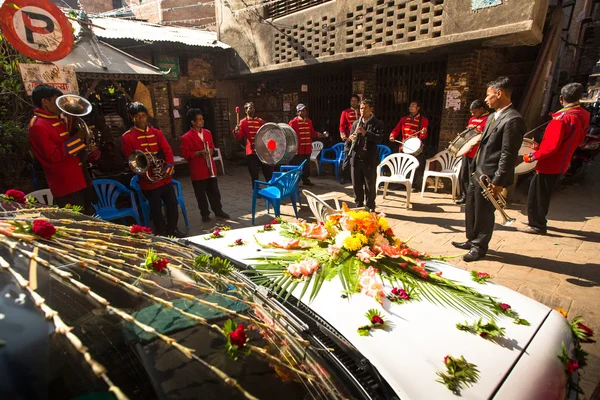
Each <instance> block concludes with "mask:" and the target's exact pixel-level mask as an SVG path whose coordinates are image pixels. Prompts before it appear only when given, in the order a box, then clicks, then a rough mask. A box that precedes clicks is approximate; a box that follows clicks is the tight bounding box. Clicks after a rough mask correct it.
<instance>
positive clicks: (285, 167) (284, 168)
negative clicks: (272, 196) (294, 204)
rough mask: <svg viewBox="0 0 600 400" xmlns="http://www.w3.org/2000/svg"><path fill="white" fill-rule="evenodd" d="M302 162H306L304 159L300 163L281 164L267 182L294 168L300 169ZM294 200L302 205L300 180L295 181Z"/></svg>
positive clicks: (302, 166)
mask: <svg viewBox="0 0 600 400" xmlns="http://www.w3.org/2000/svg"><path fill="white" fill-rule="evenodd" d="M304 164H306V160H304V161H302V163H301V164H300V165H281V166H279V172H273V176H272V177H271V180H270V181H269V183H273V182H274V181H275V179H277V178H278V177H279V176H281V175H282V174H283V173H284V172H288V171H293V170H295V169H299V170H300V171H302V168H304ZM300 176H302V172H300ZM296 200H298V204H300V205H302V197H301V196H300V180H298V183H296ZM268 212H269V203H268V202H267V213H268Z"/></svg>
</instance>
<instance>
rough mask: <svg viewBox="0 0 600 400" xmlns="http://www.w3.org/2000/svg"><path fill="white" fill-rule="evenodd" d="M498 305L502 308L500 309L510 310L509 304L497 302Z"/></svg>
mask: <svg viewBox="0 0 600 400" xmlns="http://www.w3.org/2000/svg"><path fill="white" fill-rule="evenodd" d="M498 306H499V307H500V308H501V309H502V311H508V310H510V306H509V305H508V304H506V303H500V304H498Z"/></svg>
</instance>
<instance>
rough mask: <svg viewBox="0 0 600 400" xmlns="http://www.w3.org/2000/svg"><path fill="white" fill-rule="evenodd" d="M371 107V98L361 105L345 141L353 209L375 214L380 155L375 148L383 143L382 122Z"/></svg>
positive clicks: (372, 105) (372, 106)
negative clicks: (356, 118) (358, 208)
mask: <svg viewBox="0 0 600 400" xmlns="http://www.w3.org/2000/svg"><path fill="white" fill-rule="evenodd" d="M373 108H374V104H373V101H372V100H371V99H364V100H362V101H361V102H360V119H359V120H358V121H356V122H355V123H354V124H353V125H352V132H353V133H352V134H351V135H350V137H349V138H348V141H347V142H346V146H345V147H346V148H345V151H346V154H347V155H348V157H349V158H350V170H351V172H352V187H353V189H354V202H355V203H356V207H363V206H364V205H365V203H364V201H365V195H366V200H367V203H366V205H367V209H368V210H369V211H371V212H373V211H375V197H376V196H377V189H376V187H375V183H376V180H377V165H378V164H379V152H378V150H377V145H378V144H380V143H381V142H383V138H384V135H385V133H384V127H383V121H381V120H379V119H377V118H375V114H373Z"/></svg>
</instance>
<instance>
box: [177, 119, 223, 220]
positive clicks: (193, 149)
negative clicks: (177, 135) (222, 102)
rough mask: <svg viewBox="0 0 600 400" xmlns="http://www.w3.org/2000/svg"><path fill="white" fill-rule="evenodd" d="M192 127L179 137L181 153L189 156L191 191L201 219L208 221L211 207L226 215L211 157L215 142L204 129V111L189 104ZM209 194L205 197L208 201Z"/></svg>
mask: <svg viewBox="0 0 600 400" xmlns="http://www.w3.org/2000/svg"><path fill="white" fill-rule="evenodd" d="M187 117H188V120H189V121H190V125H191V129H190V130H189V131H188V132H187V133H186V134H185V135H183V136H182V137H181V144H180V148H181V155H182V156H183V157H184V158H185V159H186V160H188V165H189V168H190V176H191V178H192V185H193V186H194V194H195V195H196V200H197V201H198V208H199V209H200V215H202V221H203V222H208V221H210V210H209V209H208V204H209V203H210V208H211V209H212V210H213V212H214V213H215V216H217V217H218V218H223V219H228V218H229V215H228V214H227V213H225V212H224V211H223V207H222V205H221V193H220V192H219V185H218V184H217V173H216V171H217V165H216V164H215V160H214V159H213V157H212V156H213V153H214V150H215V144H214V142H213V137H212V133H210V131H209V130H208V129H204V113H203V112H202V110H200V109H198V108H192V109H190V110H189V111H188V113H187ZM207 197H208V201H207Z"/></svg>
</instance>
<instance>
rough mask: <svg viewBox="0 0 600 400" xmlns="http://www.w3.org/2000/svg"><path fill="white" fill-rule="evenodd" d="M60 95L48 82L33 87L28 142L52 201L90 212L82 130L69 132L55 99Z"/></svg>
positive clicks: (61, 205)
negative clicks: (33, 106)
mask: <svg viewBox="0 0 600 400" xmlns="http://www.w3.org/2000/svg"><path fill="white" fill-rule="evenodd" d="M62 95H63V93H62V92H61V91H60V90H58V89H56V88H55V87H52V86H49V85H39V86H36V87H35V88H34V89H33V93H32V99H33V104H34V105H35V107H36V108H35V111H34V115H33V117H32V118H31V121H30V122H29V135H28V136H29V142H30V143H31V148H32V150H33V154H34V155H35V157H36V158H37V159H38V160H39V162H40V164H41V165H42V168H43V169H44V173H45V174H46V180H47V181H48V186H49V187H50V191H51V192H52V196H54V204H56V205H58V206H59V207H64V206H66V205H67V204H72V205H78V206H81V207H83V208H84V210H85V212H86V214H91V198H90V190H89V178H88V175H87V173H86V171H85V167H84V166H83V163H82V160H81V159H80V156H81V155H83V154H84V153H85V151H86V144H85V132H83V131H80V132H77V133H76V134H73V135H71V132H69V131H68V129H67V126H66V124H65V121H64V120H63V119H62V118H60V114H61V111H60V109H59V108H58V106H57V105H56V99H57V98H58V97H59V96H62Z"/></svg>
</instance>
